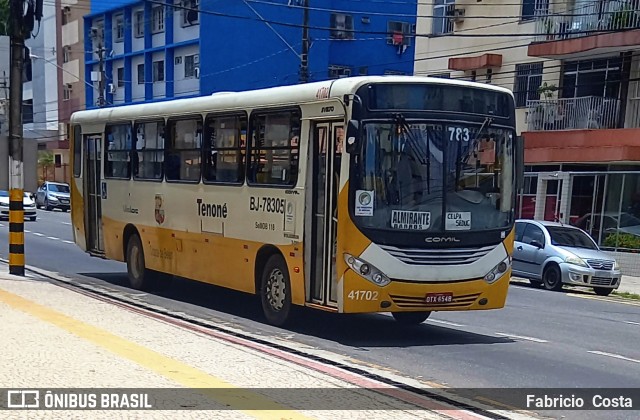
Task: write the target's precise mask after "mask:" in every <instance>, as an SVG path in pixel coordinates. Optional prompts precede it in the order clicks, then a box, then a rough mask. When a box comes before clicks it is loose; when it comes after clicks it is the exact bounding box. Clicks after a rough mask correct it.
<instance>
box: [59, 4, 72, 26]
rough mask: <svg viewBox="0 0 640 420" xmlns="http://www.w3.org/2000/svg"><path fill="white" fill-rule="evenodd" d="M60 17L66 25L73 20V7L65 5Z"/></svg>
mask: <svg viewBox="0 0 640 420" xmlns="http://www.w3.org/2000/svg"><path fill="white" fill-rule="evenodd" d="M60 18H61V20H62V24H63V25H66V24H67V23H69V22H70V21H71V8H70V7H69V6H65V7H63V8H62V14H61V16H60Z"/></svg>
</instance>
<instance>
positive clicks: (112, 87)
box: [107, 83, 118, 95]
mask: <svg viewBox="0 0 640 420" xmlns="http://www.w3.org/2000/svg"><path fill="white" fill-rule="evenodd" d="M116 90H118V88H117V87H116V85H115V84H114V83H109V85H107V91H108V92H109V93H110V94H112V95H113V94H114V93H116Z"/></svg>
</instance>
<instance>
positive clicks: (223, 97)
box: [71, 76, 513, 124]
mask: <svg viewBox="0 0 640 420" xmlns="http://www.w3.org/2000/svg"><path fill="white" fill-rule="evenodd" d="M369 83H434V84H443V85H453V86H467V87H475V88H479V89H486V90H493V91H496V92H502V93H507V94H509V95H513V94H512V92H511V91H510V90H508V89H505V88H502V87H498V86H493V85H488V84H484V83H475V82H469V81H466V80H452V79H443V78H435V77H422V76H360V77H346V78H341V79H334V80H325V81H321V82H312V83H306V84H303V85H290V86H277V87H272V88H266V89H257V90H249V91H241V92H217V93H213V94H212V95H209V96H200V97H197V98H184V99H172V100H168V101H159V102H152V103H143V104H136V105H124V106H115V107H109V108H100V109H91V110H86V111H78V112H75V113H74V114H73V115H72V117H71V122H72V123H74V124H82V123H96V122H97V123H100V122H104V121H118V120H130V119H144V118H150V117H159V116H169V115H174V114H182V115H186V114H199V113H202V112H214V111H220V110H232V109H246V108H249V109H250V108H263V107H268V106H279V105H280V106H284V105H290V104H300V103H305V102H314V101H317V100H319V99H326V98H338V99H342V97H343V96H344V95H345V94H353V93H355V92H356V90H357V89H358V88H360V87H361V86H362V85H365V84H369Z"/></svg>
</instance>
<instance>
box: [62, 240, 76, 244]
mask: <svg viewBox="0 0 640 420" xmlns="http://www.w3.org/2000/svg"><path fill="white" fill-rule="evenodd" d="M62 242H64V243H65V244H75V242H73V241H62Z"/></svg>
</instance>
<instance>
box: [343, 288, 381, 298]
mask: <svg viewBox="0 0 640 420" xmlns="http://www.w3.org/2000/svg"><path fill="white" fill-rule="evenodd" d="M347 297H348V298H349V299H351V300H378V292H376V291H372V290H352V291H350V292H349V294H348V295H347Z"/></svg>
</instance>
